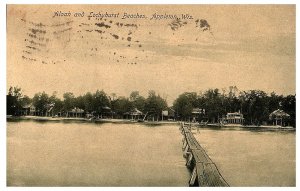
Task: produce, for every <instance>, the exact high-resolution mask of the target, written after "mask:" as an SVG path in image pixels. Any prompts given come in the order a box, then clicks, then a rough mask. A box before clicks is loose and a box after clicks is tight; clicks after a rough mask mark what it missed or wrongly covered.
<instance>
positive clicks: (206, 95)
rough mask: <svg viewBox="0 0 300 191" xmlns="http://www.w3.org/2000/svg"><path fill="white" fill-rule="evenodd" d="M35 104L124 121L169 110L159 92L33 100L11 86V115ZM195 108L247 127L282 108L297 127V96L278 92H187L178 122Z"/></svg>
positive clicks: (177, 105)
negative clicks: (233, 115) (238, 118)
mask: <svg viewBox="0 0 300 191" xmlns="http://www.w3.org/2000/svg"><path fill="white" fill-rule="evenodd" d="M30 104H32V105H33V106H34V107H35V108H36V110H37V111H38V112H39V114H40V115H46V112H47V110H48V109H49V107H50V106H53V110H52V115H55V114H57V113H59V112H66V111H70V110H71V109H73V108H80V109H83V110H84V111H85V112H86V113H93V114H94V115H98V116H99V115H102V114H103V113H105V112H106V111H105V109H107V108H110V111H111V115H112V117H116V118H122V117H123V116H124V114H125V113H126V112H127V113H128V112H130V111H133V110H134V109H138V110H139V111H141V112H143V113H145V114H146V113H147V116H149V117H151V118H152V119H153V120H154V119H155V120H159V119H160V117H161V113H162V111H163V110H165V109H167V108H168V105H167V102H166V100H165V99H163V98H162V97H161V96H160V95H157V94H156V93H155V91H152V90H151V91H149V93H148V97H147V98H145V97H143V96H141V95H140V94H139V92H138V91H133V92H132V93H131V94H130V95H129V96H128V97H124V96H117V95H116V94H115V93H112V94H110V95H108V94H107V93H105V92H104V91H103V90H101V91H100V90H97V91H96V92H95V93H91V92H87V93H86V94H84V95H80V96H78V97H76V96H75V95H74V94H73V93H71V92H66V93H64V94H63V99H60V98H58V97H57V95H56V92H54V93H53V94H52V95H48V94H47V93H45V92H40V93H37V94H35V95H34V97H33V98H29V97H28V96H26V95H23V94H22V90H21V88H18V87H11V88H10V89H9V92H8V95H7V114H8V115H20V112H19V111H20V110H21V109H22V108H23V107H25V106H26V105H30ZM194 108H200V109H202V111H205V112H203V113H201V115H200V116H199V121H201V120H205V121H209V122H211V123H215V122H218V119H220V118H221V117H224V116H225V115H226V114H227V113H228V112H238V111H240V112H241V113H242V114H243V115H244V118H245V120H244V123H245V124H255V125H261V124H264V123H268V122H270V121H269V114H270V113H271V112H273V111H274V110H276V109H282V110H283V111H285V112H286V113H288V114H289V115H290V119H289V123H290V125H292V126H295V124H296V96H295V95H288V96H283V95H277V94H275V93H274V92H273V93H271V94H270V95H268V94H267V93H266V92H264V91H261V90H249V91H239V90H238V89H237V87H235V86H230V87H229V88H228V89H222V90H219V89H208V90H206V91H205V92H201V93H196V92H185V93H183V94H181V95H179V96H178V98H177V99H176V100H175V101H174V103H173V109H174V110H175V118H176V119H177V120H186V121H188V120H190V119H191V116H192V111H193V109H194Z"/></svg>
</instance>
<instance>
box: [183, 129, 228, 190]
mask: <svg viewBox="0 0 300 191" xmlns="http://www.w3.org/2000/svg"><path fill="white" fill-rule="evenodd" d="M180 130H181V133H182V134H183V135H184V138H183V140H182V141H183V146H182V150H183V156H184V157H185V158H186V166H187V168H189V169H190V170H191V171H192V174H191V178H190V180H189V186H200V187H228V186H229V185H228V183H227V182H226V181H225V179H224V178H223V177H222V175H221V174H220V172H219V170H218V168H217V166H216V164H215V163H214V162H213V161H212V160H211V159H210V158H209V156H208V155H207V154H206V152H205V150H204V149H203V148H202V147H201V146H200V144H199V143H198V141H197V140H196V139H195V137H194V136H193V134H192V132H191V130H190V125H189V124H184V123H181V125H180Z"/></svg>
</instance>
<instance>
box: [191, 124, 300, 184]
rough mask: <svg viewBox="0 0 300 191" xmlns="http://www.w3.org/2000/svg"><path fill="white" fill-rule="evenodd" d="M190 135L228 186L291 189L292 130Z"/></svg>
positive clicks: (293, 168)
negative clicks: (285, 187) (203, 150)
mask: <svg viewBox="0 0 300 191" xmlns="http://www.w3.org/2000/svg"><path fill="white" fill-rule="evenodd" d="M193 133H194V136H195V137H196V139H197V140H198V142H199V143H200V145H202V147H203V148H204V149H205V150H206V152H207V154H208V155H209V156H210V158H211V159H212V160H213V161H214V162H215V163H216V165H217V166H218V169H219V171H220V173H221V174H222V176H223V177H224V178H225V180H226V181H227V182H228V183H229V185H230V186H295V185H296V133H295V131H258V130H253V131H251V130H243V129H235V128H228V129H226V128H223V129H221V130H218V129H208V128H207V129H206V128H203V129H200V131H199V132H197V131H193Z"/></svg>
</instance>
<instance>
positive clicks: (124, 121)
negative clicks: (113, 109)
mask: <svg viewBox="0 0 300 191" xmlns="http://www.w3.org/2000/svg"><path fill="white" fill-rule="evenodd" d="M14 120H34V121H43V122H48V121H53V122H88V123H117V124H118V123H119V124H127V123H140V124H145V125H168V124H179V122H178V121H143V122H139V121H134V120H130V119H87V118H79V117H78V118H75V117H48V116H6V121H14Z"/></svg>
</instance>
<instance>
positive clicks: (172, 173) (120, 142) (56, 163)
mask: <svg viewBox="0 0 300 191" xmlns="http://www.w3.org/2000/svg"><path fill="white" fill-rule="evenodd" d="M7 124H8V125H7V185H8V186H188V180H189V178H190V172H189V171H188V170H187V168H186V166H185V159H184V158H183V157H182V150H181V148H182V141H181V140H182V135H181V134H180V131H179V130H178V127H179V126H177V125H161V126H146V125H142V124H139V123H136V124H112V123H102V124H99V123H97V124H95V123H80V122H73V123H63V122H35V121H29V120H28V121H18V122H8V123H7ZM193 132H194V135H195V137H196V138H197V139H198V140H199V142H200V144H201V145H202V146H203V147H204V149H205V150H206V151H207V153H208V154H209V156H210V157H211V158H212V160H213V161H214V162H215V163H216V165H217V166H218V168H219V170H220V172H221V174H222V175H223V177H224V178H225V180H226V181H227V182H228V183H229V184H230V186H295V177H296V175H295V174H296V172H295V166H296V164H295V163H296V162H295V161H296V160H295V139H296V138H295V132H253V131H240V130H226V129H224V130H213V129H205V128H204V129H201V130H200V133H197V131H193Z"/></svg>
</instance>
